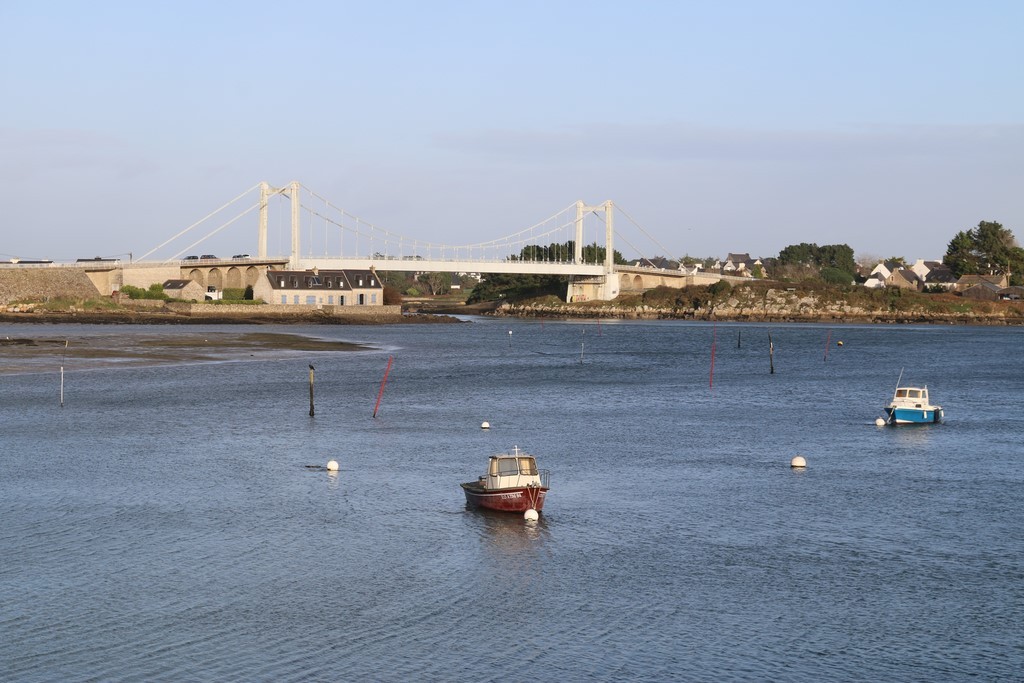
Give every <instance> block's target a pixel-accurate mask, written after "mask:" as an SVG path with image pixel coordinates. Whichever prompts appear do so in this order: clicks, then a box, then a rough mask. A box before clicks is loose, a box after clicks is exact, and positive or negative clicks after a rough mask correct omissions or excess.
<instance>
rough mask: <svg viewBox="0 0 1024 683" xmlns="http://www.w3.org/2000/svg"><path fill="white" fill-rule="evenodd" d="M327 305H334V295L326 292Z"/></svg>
mask: <svg viewBox="0 0 1024 683" xmlns="http://www.w3.org/2000/svg"><path fill="white" fill-rule="evenodd" d="M327 305H328V306H333V305H334V295H333V294H328V295H327Z"/></svg>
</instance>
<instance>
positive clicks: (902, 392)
mask: <svg viewBox="0 0 1024 683" xmlns="http://www.w3.org/2000/svg"><path fill="white" fill-rule="evenodd" d="M906 397H907V390H906V389H897V390H896V398H906Z"/></svg>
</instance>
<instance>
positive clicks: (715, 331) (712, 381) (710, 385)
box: [708, 325, 718, 389]
mask: <svg viewBox="0 0 1024 683" xmlns="http://www.w3.org/2000/svg"><path fill="white" fill-rule="evenodd" d="M711 329H712V332H711V378H710V379H709V380H708V388H709V389H714V388H715V344H716V343H717V342H718V326H717V325H716V326H715V327H713V328H711Z"/></svg>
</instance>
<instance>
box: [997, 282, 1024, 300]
mask: <svg viewBox="0 0 1024 683" xmlns="http://www.w3.org/2000/svg"><path fill="white" fill-rule="evenodd" d="M999 298H1000V299H1007V300H1012V301H1019V300H1021V299H1024V287H1016V286H1014V287H1003V288H1002V289H1000V290H999Z"/></svg>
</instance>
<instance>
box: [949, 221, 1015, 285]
mask: <svg viewBox="0 0 1024 683" xmlns="http://www.w3.org/2000/svg"><path fill="white" fill-rule="evenodd" d="M942 262H943V263H945V264H946V265H947V266H949V269H950V270H951V271H953V274H954V275H956V276H957V277H960V276H962V275H965V274H968V273H978V274H988V275H1009V276H1010V280H1011V283H1012V284H1019V283H1022V282H1024V249H1021V247H1020V246H1019V245H1018V244H1017V240H1016V239H1015V238H1014V236H1013V233H1012V232H1011V231H1010V230H1009V229H1007V228H1004V227H1003V226H1002V224H1001V223H997V222H995V221H981V222H979V223H978V225H977V227H975V228H972V229H971V230H961V231H960V232H958V233H957V234H956V235H954V236H953V239H952V240H950V242H949V245H948V246H947V247H946V255H945V256H944V257H943V258H942Z"/></svg>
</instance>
